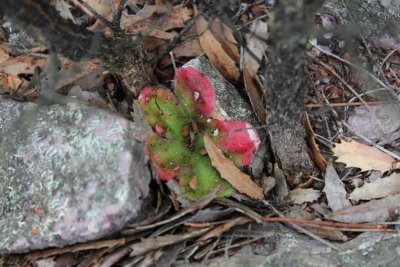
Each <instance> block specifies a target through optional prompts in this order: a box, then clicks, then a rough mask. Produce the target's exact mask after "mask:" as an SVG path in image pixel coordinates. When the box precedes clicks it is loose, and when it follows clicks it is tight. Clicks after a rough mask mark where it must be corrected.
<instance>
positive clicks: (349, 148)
mask: <svg viewBox="0 0 400 267" xmlns="http://www.w3.org/2000/svg"><path fill="white" fill-rule="evenodd" d="M333 152H334V156H335V157H338V159H337V160H336V161H338V162H342V163H345V164H346V167H356V168H360V169H361V171H369V170H378V171H381V172H385V171H388V170H390V169H391V168H392V164H393V163H394V162H395V160H394V159H393V158H392V157H391V156H389V155H387V154H386V153H384V152H382V151H380V150H379V149H377V148H375V147H371V146H367V145H363V144H360V143H357V142H356V141H354V140H352V141H351V142H345V141H344V140H342V141H341V143H339V144H336V146H335V148H334V149H333Z"/></svg>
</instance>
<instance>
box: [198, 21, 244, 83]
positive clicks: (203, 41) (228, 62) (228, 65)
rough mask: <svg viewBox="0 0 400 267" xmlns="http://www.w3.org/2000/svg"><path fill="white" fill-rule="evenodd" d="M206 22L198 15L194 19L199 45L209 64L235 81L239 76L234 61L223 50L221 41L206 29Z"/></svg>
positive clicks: (225, 76) (226, 77) (228, 78)
mask: <svg viewBox="0 0 400 267" xmlns="http://www.w3.org/2000/svg"><path fill="white" fill-rule="evenodd" d="M208 26H209V25H208V22H207V21H206V20H205V19H204V18H203V17H199V18H198V19H197V20H196V31H197V33H198V34H199V40H200V46H201V48H202V49H203V50H204V52H205V53H206V54H207V57H208V59H209V60H210V62H211V64H212V65H213V66H214V67H215V68H217V69H218V71H219V72H220V73H221V74H222V76H224V78H225V79H227V80H229V81H237V80H238V79H239V77H240V71H239V68H238V67H237V66H236V62H235V61H234V60H233V59H232V58H231V57H230V56H229V55H228V54H227V53H226V52H225V50H224V48H223V47H222V45H221V43H220V42H218V40H217V39H216V38H215V37H214V35H213V34H212V33H211V31H210V30H209V29H208Z"/></svg>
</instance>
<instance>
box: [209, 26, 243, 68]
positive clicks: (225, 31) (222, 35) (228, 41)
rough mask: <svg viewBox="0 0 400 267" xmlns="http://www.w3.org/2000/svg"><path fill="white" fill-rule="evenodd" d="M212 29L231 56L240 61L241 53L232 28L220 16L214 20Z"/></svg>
mask: <svg viewBox="0 0 400 267" xmlns="http://www.w3.org/2000/svg"><path fill="white" fill-rule="evenodd" d="M210 30H211V32H212V34H213V36H214V37H215V38H216V39H217V41H218V42H219V43H220V44H221V46H222V48H223V49H224V50H225V52H226V53H227V54H228V55H229V57H230V58H232V59H233V61H235V62H239V60H240V54H239V50H238V47H237V42H236V40H235V37H234V36H233V32H232V30H231V29H230V28H229V27H227V26H226V25H225V24H224V23H223V22H221V20H220V19H218V18H217V19H215V20H214V23H213V24H212V25H211V29H210Z"/></svg>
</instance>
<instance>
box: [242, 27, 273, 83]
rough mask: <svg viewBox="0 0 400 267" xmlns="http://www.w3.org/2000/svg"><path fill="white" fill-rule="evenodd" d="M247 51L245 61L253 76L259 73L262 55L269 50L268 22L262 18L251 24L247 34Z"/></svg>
mask: <svg viewBox="0 0 400 267" xmlns="http://www.w3.org/2000/svg"><path fill="white" fill-rule="evenodd" d="M245 38H246V43H247V45H246V48H247V49H246V51H245V52H244V56H243V62H244V65H245V68H247V70H248V72H249V74H250V75H251V77H254V76H255V75H256V74H257V71H258V68H259V67H260V62H261V60H262V57H263V55H264V53H265V51H266V50H267V47H268V45H267V42H266V41H265V39H267V38H268V24H267V23H266V22H263V21H262V20H254V22H253V23H252V25H251V26H250V33H248V34H246V36H245Z"/></svg>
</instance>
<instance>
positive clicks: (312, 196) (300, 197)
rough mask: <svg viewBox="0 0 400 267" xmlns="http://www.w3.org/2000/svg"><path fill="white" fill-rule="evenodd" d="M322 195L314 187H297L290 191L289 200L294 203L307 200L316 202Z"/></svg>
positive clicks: (301, 202)
mask: <svg viewBox="0 0 400 267" xmlns="http://www.w3.org/2000/svg"><path fill="white" fill-rule="evenodd" d="M320 196H321V192H319V190H315V189H313V188H306V189H302V188H297V189H294V190H292V191H290V192H289V195H288V196H287V198H288V201H289V202H292V203H294V204H299V205H300V204H303V203H305V202H314V201H316V200H318V198H319V197H320Z"/></svg>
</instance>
